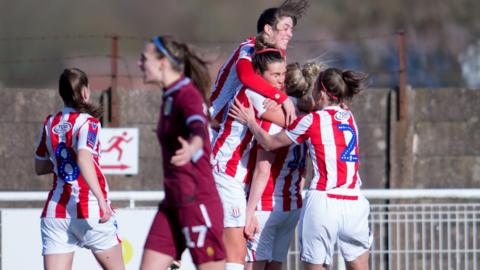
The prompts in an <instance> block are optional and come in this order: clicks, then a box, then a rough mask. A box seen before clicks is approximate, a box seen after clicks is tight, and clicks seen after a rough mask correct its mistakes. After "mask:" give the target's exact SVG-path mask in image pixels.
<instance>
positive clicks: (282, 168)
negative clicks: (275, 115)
mask: <svg viewBox="0 0 480 270" xmlns="http://www.w3.org/2000/svg"><path fill="white" fill-rule="evenodd" d="M262 128H263V129H264V130H266V131H268V133H269V134H276V133H279V132H280V131H282V130H283V129H282V128H281V127H280V126H278V125H275V124H273V123H270V122H268V121H265V120H263V121H262ZM306 155H307V145H306V144H305V143H302V144H298V145H297V144H291V145H289V146H286V147H282V148H280V149H277V150H276V151H275V159H274V161H273V163H272V169H271V172H270V177H269V179H268V182H267V185H266V186H265V190H264V191H263V194H262V198H261V200H260V202H259V203H258V205H257V208H256V210H257V211H290V210H294V209H298V208H301V207H302V194H301V192H302V190H301V186H300V185H301V181H302V178H303V176H304V175H305V159H306Z"/></svg>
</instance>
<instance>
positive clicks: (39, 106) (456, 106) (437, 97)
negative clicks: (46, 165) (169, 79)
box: [0, 89, 480, 190]
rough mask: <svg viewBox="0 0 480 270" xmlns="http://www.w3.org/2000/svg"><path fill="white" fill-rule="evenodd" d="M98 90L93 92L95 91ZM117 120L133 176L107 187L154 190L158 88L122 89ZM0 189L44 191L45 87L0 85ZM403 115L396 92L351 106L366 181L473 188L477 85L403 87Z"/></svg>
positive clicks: (52, 101) (479, 133) (49, 104)
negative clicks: (131, 153)
mask: <svg viewBox="0 0 480 270" xmlns="http://www.w3.org/2000/svg"><path fill="white" fill-rule="evenodd" d="M95 96H96V97H98V93H97V94H96V95H95ZM119 96H120V104H119V105H120V123H121V126H124V127H138V128H139V130H140V163H139V166H140V167H139V174H138V175H136V176H130V177H126V176H108V181H109V184H110V187H111V189H112V190H160V189H162V168H161V156H160V147H159V145H158V142H157V139H156V136H155V133H154V131H153V130H154V129H155V128H156V122H157V118H158V114H159V106H160V102H161V92H160V91H159V90H124V89H121V90H120V91H119ZM0 97H1V99H0V183H1V184H0V190H47V189H49V188H50V185H51V177H50V176H42V177H38V176H35V175H34V171H33V160H34V159H33V150H34V142H35V139H36V136H38V132H39V130H40V127H41V123H42V121H43V119H44V118H45V117H46V116H47V115H48V114H49V113H52V112H55V111H56V110H57V109H59V108H61V106H62V104H61V100H60V98H59V97H58V96H57V91H56V90H52V89H0ZM408 102H409V113H408V117H407V120H405V121H397V119H396V118H397V117H396V108H397V106H396V104H397V101H396V94H395V92H394V91H393V90H388V89H371V90H368V91H365V92H364V93H362V94H360V95H359V96H357V97H356V98H355V100H354V102H353V103H352V104H351V106H350V107H351V109H352V111H353V113H354V115H355V117H356V120H357V124H358V126H359V133H360V135H359V140H360V151H361V153H360V162H361V163H360V171H361V178H362V181H363V183H364V187H366V188H384V187H388V186H390V187H392V188H414V187H418V188H434V187H435V188H439V187H445V188H447V187H451V188H453V187H478V186H479V185H480V126H479V117H480V108H479V106H477V104H480V91H473V90H464V89H416V90H410V91H408Z"/></svg>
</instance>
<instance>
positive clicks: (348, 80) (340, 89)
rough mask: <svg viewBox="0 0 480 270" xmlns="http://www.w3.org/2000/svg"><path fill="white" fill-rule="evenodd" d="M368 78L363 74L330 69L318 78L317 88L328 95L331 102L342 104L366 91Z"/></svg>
mask: <svg viewBox="0 0 480 270" xmlns="http://www.w3.org/2000/svg"><path fill="white" fill-rule="evenodd" d="M367 78H368V75H367V74H365V73H362V72H357V71H353V70H344V71H342V70H340V69H337V68H328V69H326V70H325V71H322V72H321V73H320V75H319V76H318V81H317V87H319V90H320V91H324V92H326V93H327V95H328V97H329V100H330V102H332V103H334V104H341V103H343V102H344V101H348V100H351V99H352V98H353V96H354V95H356V94H358V93H360V91H362V90H363V89H365V88H366V80H367Z"/></svg>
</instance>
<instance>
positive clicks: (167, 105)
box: [163, 97, 173, 116]
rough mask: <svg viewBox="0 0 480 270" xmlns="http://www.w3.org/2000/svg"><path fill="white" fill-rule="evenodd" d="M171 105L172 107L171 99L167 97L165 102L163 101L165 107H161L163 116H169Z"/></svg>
mask: <svg viewBox="0 0 480 270" xmlns="http://www.w3.org/2000/svg"><path fill="white" fill-rule="evenodd" d="M172 105H173V98H172V97H168V98H167V100H165V105H163V115H167V116H168V115H170V113H172Z"/></svg>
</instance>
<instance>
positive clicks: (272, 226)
mask: <svg viewBox="0 0 480 270" xmlns="http://www.w3.org/2000/svg"><path fill="white" fill-rule="evenodd" d="M300 212H301V209H295V210H291V211H288V212H282V211H273V212H270V211H256V212H255V216H256V217H257V220H258V224H259V226H260V232H259V233H258V234H256V235H255V239H254V240H253V241H248V248H247V251H248V252H247V261H248V262H255V261H269V262H271V261H277V262H283V261H285V259H286V258H287V254H288V248H289V247H290V242H291V241H292V238H293V235H294V232H295V227H296V226H297V222H298V219H299V218H300Z"/></svg>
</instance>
